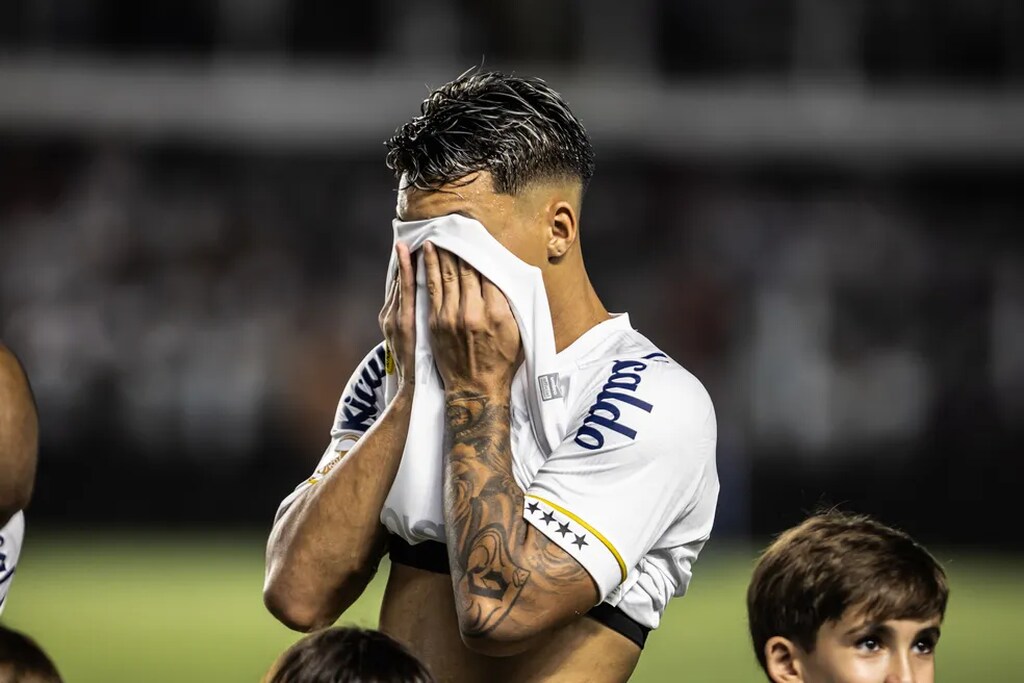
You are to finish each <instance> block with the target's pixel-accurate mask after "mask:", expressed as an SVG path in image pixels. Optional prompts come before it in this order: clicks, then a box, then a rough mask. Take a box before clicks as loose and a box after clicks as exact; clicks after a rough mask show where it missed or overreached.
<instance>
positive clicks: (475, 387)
mask: <svg viewBox="0 0 1024 683" xmlns="http://www.w3.org/2000/svg"><path fill="white" fill-rule="evenodd" d="M511 395H512V391H511V389H510V388H509V387H507V386H504V387H502V386H494V385H491V384H481V383H478V382H456V383H452V384H446V385H445V388H444V400H445V402H448V401H452V400H459V399H463V398H486V399H488V400H489V401H491V402H498V403H508V402H509V399H510V397H511Z"/></svg>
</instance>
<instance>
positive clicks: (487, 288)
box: [480, 276, 515, 321]
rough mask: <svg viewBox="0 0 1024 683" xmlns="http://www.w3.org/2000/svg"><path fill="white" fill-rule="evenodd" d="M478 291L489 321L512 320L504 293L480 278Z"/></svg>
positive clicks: (483, 278) (510, 307)
mask: <svg viewBox="0 0 1024 683" xmlns="http://www.w3.org/2000/svg"><path fill="white" fill-rule="evenodd" d="M481 280H482V281H481V283H480V291H481V296H482V298H483V302H484V308H485V309H486V311H487V315H488V317H489V318H490V319H491V320H503V319H512V320H513V321H514V320H515V316H514V315H513V314H512V306H511V305H509V303H508V298H507V297H506V296H505V293H504V292H502V291H501V290H500V289H498V286H497V285H495V284H494V283H493V282H491V281H490V280H488V279H487V278H485V277H482V276H481Z"/></svg>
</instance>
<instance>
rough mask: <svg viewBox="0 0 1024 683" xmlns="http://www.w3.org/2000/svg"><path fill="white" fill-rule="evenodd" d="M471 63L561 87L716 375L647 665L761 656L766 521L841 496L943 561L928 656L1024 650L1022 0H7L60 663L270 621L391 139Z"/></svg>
mask: <svg viewBox="0 0 1024 683" xmlns="http://www.w3.org/2000/svg"><path fill="white" fill-rule="evenodd" d="M481 62H483V64H484V65H485V67H486V68H499V69H503V70H510V71H515V72H516V73H520V74H524V75H538V76H542V77H544V78H545V79H546V80H548V81H549V82H550V83H551V84H552V85H554V87H555V88H556V89H558V90H559V91H561V92H562V93H563V94H564V95H565V96H566V98H567V100H568V101H569V103H570V105H571V106H572V107H573V109H574V110H575V112H576V113H577V114H578V115H579V117H580V118H581V119H582V120H583V122H584V124H585V125H587V127H588V129H589V130H590V131H591V133H592V136H593V139H594V143H595V146H596V148H597V154H598V171H597V176H596V178H595V180H594V183H593V185H592V188H591V190H590V193H589V195H588V198H587V201H586V204H585V210H584V216H583V233H582V234H583V241H584V245H585V253H586V255H587V259H588V261H589V263H590V271H591V275H592V277H593V278H594V280H595V284H596V285H597V288H598V292H599V293H600V294H601V295H602V297H603V298H604V299H605V301H606V303H607V304H608V305H609V308H610V309H612V310H629V311H630V312H631V315H632V319H633V322H634V324H635V325H636V326H637V327H638V328H639V329H640V330H641V331H642V332H644V333H645V334H647V335H648V336H650V337H651V338H652V339H654V340H655V341H656V342H658V343H659V344H660V345H661V346H662V348H664V349H665V350H666V351H667V352H669V353H670V354H672V355H673V356H674V357H675V358H677V359H678V360H679V361H680V362H682V363H683V364H684V365H685V366H687V367H688V368H689V369H691V370H692V371H693V372H694V373H695V374H697V376H698V377H700V378H701V379H702V380H703V381H704V383H705V384H706V385H707V387H708V389H709V391H710V392H711V395H712V397H713V398H714V400H715V403H716V407H717V410H718V419H719V429H720V442H719V451H718V458H719V469H720V473H721V477H722V481H723V488H722V495H721V500H720V505H719V521H718V525H717V535H716V537H715V538H714V540H713V541H712V543H711V544H710V545H709V547H708V549H707V551H706V553H705V557H704V558H703V559H702V561H701V562H700V563H699V564H698V566H697V571H696V575H695V579H694V582H693V585H692V587H691V595H690V596H688V597H687V598H685V599H683V600H680V601H676V602H675V603H674V604H673V605H672V607H671V608H670V609H669V614H668V618H667V623H666V626H665V628H663V629H661V630H660V631H658V632H657V633H656V634H655V635H654V636H653V637H652V640H651V641H650V644H649V646H648V648H647V652H646V653H645V655H644V660H643V662H642V665H641V669H640V671H638V673H637V675H636V676H635V677H634V680H637V681H662V680H683V679H685V680H693V681H741V682H742V681H757V680H760V678H759V676H758V673H757V669H756V664H755V662H754V659H753V655H752V654H751V653H750V652H749V646H748V644H747V641H746V635H745V631H744V628H745V623H744V612H743V590H744V588H745V582H746V579H747V575H748V572H749V568H750V564H751V558H752V556H753V553H754V552H755V551H756V549H757V548H758V547H760V546H761V545H763V544H764V543H765V542H766V540H767V539H768V538H770V536H771V535H772V534H773V533H776V532H778V531H780V530H781V529H783V528H785V527H786V526H788V525H790V524H793V523H795V522H797V521H798V520H799V519H800V518H802V516H803V515H804V514H805V513H807V512H809V511H811V510H813V509H815V508H817V507H819V506H822V505H831V504H841V505H843V506H844V507H847V508H849V509H853V510H858V511H864V512H870V513H873V514H876V515H878V516H879V517H881V518H882V519H884V520H885V521H887V522H890V523H893V524H896V525H898V526H901V527H902V528H904V529H906V530H908V531H910V532H911V533H913V534H915V535H916V536H917V537H918V538H919V539H921V540H922V541H924V542H926V543H927V544H929V546H930V547H932V548H934V549H935V551H936V554H937V555H939V557H940V559H941V560H943V561H944V562H946V563H947V567H948V569H949V570H950V572H951V575H952V577H953V594H952V604H951V608H950V613H949V618H948V621H947V625H946V629H945V635H944V638H943V642H942V644H941V646H940V647H939V650H938V652H939V655H938V656H939V672H940V676H941V680H945V681H963V682H968V681H996V682H1003V681H1006V682H1013V681H1022V680H1024V654H1022V650H1021V648H1020V647H1019V645H1018V644H1017V643H1016V638H1015V635H1016V633H1017V631H1019V625H1020V614H1022V613H1024V579H1022V577H1024V533H1022V531H1021V528H1022V521H1024V519H1022V515H1021V512H1020V503H1019V500H1020V498H1019V496H1020V487H1021V484H1022V481H1024V477H1022V475H1024V465H1022V454H1021V445H1022V444H1024V421H1022V417H1024V237H1022V229H1024V5H1022V4H1021V3H1020V2H1018V1H1017V0H951V1H949V2H944V3H932V2H927V1H926V0H898V1H891V2H869V1H868V0H778V1H777V2H772V3H764V2H757V1H756V0H731V1H730V2H716V1H713V0H634V1H633V2H630V3H621V2H613V1H611V0H589V1H588V2H584V1H583V0H575V1H558V2H552V1H550V0H549V1H547V2H541V1H539V0H520V1H519V2H509V1H506V2H488V3H471V2H467V1H466V0H434V1H432V2H427V1H426V0H406V1H405V2H397V1H396V0H385V1H382V2H377V3H361V4H355V5H352V4H346V3H336V2H328V1H327V0H248V1H247V2H243V1H242V0H218V1H215V2H214V1H210V0H175V1H171V0H152V1H150V2H146V3H137V2H129V1H127V0H74V1H68V2H54V1H52V0H50V1H47V0H5V2H3V3H0V336H2V338H3V339H4V340H5V341H6V343H7V344H8V345H9V346H11V348H13V349H14V350H15V351H16V352H17V353H18V354H19V355H20V356H21V357H22V359H23V360H24V362H25V364H26V366H27V368H28V370H29V373H30V375H31V377H32V381H33V384H34V387H35V390H36V393H37V398H38V401H39V406H40V412H41V417H42V425H43V445H42V453H41V458H42V460H41V466H40V469H39V479H38V484H37V491H36V498H35V500H34V502H33V504H32V507H31V509H30V511H29V517H28V523H29V531H28V536H27V543H26V548H25V552H24V557H23V564H22V566H21V567H19V571H18V577H17V580H16V581H15V585H14V588H13V590H12V593H11V599H10V607H9V609H8V612H7V613H6V614H5V616H4V620H5V623H7V624H9V625H11V626H13V627H15V628H21V629H24V630H25V631H26V632H28V633H30V634H31V635H33V636H34V637H36V638H37V639H38V640H39V641H40V643H41V644H42V645H43V646H44V647H45V648H46V649H47V650H49V651H50V652H51V654H53V656H54V658H55V659H56V661H57V663H58V665H60V666H61V668H62V669H63V672H64V674H65V675H66V677H67V679H68V680H69V681H86V682H91V681H143V680H144V681H151V682H160V681H181V680H194V681H225V682H229V681H252V680H255V679H256V678H257V677H258V676H259V675H260V674H261V673H262V672H263V671H264V670H265V669H266V667H267V666H268V665H269V663H270V661H271V660H272V659H273V658H274V656H276V654H277V653H278V652H279V651H280V650H282V649H283V648H284V647H285V646H287V644H289V643H290V642H291V641H292V640H294V639H295V637H296V636H295V635H294V634H292V633H290V632H288V631H287V630H286V629H284V628H283V627H280V626H278V625H277V624H276V623H275V622H274V621H273V620H272V619H271V618H270V617H269V616H268V615H267V614H266V613H265V612H264V611H263V609H262V605H261V602H260V587H261V583H262V566H263V565H262V551H263V543H264V540H265V537H266V533H267V531H268V530H269V525H270V521H271V518H272V515H273V512H274V510H275V508H276V505H277V502H278V501H279V499H280V498H282V497H283V496H284V495H285V494H286V493H287V492H288V490H289V489H290V488H291V486H292V485H293V484H294V483H297V482H298V481H300V480H301V479H303V478H304V477H305V476H306V475H307V474H308V472H309V471H310V470H311V468H312V467H313V465H314V464H315V463H316V461H317V459H318V457H319V455H320V453H321V452H322V449H323V448H324V446H325V445H326V443H327V436H328V432H329V429H330V425H331V421H332V416H333V412H334V408H335V403H336V401H337V397H338V394H339V392H340V389H341V387H342V385H343V383H344V381H345V380H346V378H347V376H348V373H349V372H350V371H351V369H352V368H353V367H354V365H355V364H356V362H357V361H358V360H359V359H360V358H361V357H362V355H363V354H364V353H365V351H366V350H367V349H368V348H370V346H371V345H372V344H374V343H375V342H376V341H377V338H378V335H379V332H378V331H377V329H376V313H377V310H378V308H379V305H380V298H381V292H382V285H383V275H384V273H383V271H384V267H385V263H386V258H387V253H388V247H389V244H390V218H391V216H392V210H393V201H394V195H393V188H394V180H393V178H392V177H391V176H390V174H389V172H388V171H387V169H386V168H385V167H384V164H383V147H382V145H381V143H382V141H383V140H384V139H385V138H387V137H388V136H389V135H390V134H391V132H392V131H393V130H394V128H395V127H396V126H398V125H399V124H401V123H402V122H404V121H405V120H406V119H407V118H409V117H410V116H412V115H413V114H414V113H415V112H416V110H417V107H418V104H419V102H420V100H421V99H422V98H423V97H424V96H425V95H426V94H427V92H428V89H429V88H431V87H435V86H438V85H440V84H442V83H444V82H446V81H448V80H450V79H451V78H453V77H455V76H457V75H458V74H459V73H461V72H462V71H464V70H465V69H467V68H469V67H471V66H473V65H476V64H479V63H481ZM380 588H381V586H380V585H379V583H377V584H374V586H373V587H372V588H371V590H370V591H369V592H368V594H367V596H365V598H364V599H363V600H362V601H361V602H360V604H359V606H358V608H356V609H355V610H354V612H353V613H352V614H351V615H346V616H345V617H344V620H345V621H356V622H357V623H362V624H366V625H372V624H373V623H374V621H375V612H376V608H377V604H378V602H379V592H380Z"/></svg>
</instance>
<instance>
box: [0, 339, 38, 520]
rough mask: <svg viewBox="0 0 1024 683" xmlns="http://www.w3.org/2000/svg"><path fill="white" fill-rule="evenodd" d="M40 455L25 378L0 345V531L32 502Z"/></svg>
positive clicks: (32, 405) (33, 414)
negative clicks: (0, 528) (37, 462)
mask: <svg viewBox="0 0 1024 683" xmlns="http://www.w3.org/2000/svg"><path fill="white" fill-rule="evenodd" d="M38 452H39V418H38V415H37V414H36V407H35V400H34V399H33V398H32V390H31V388H30V386H29V382H28V377H27V376H26V374H25V371H24V369H23V368H22V367H21V364H20V363H19V362H18V360H17V358H15V356H14V354H12V353H11V352H10V350H8V349H7V347H5V346H4V345H3V344H0V527H3V526H4V525H6V524H7V522H8V521H10V519H11V517H13V516H14V515H15V513H17V512H18V511H19V510H23V509H24V508H26V507H27V506H28V504H29V501H30V500H31V499H32V489H33V488H34V485H35V479H36V461H37V459H38Z"/></svg>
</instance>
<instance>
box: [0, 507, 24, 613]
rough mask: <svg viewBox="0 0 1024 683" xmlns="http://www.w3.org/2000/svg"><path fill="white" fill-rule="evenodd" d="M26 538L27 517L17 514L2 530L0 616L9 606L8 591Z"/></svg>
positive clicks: (0, 542)
mask: <svg viewBox="0 0 1024 683" xmlns="http://www.w3.org/2000/svg"><path fill="white" fill-rule="evenodd" d="M24 538H25V515H24V514H23V513H21V512H17V513H15V515H14V516H13V517H11V519H10V521H9V522H7V525H6V526H4V527H3V528H2V529H0V614H3V611H4V607H5V606H6V605H7V591H9V590H10V589H11V583H12V582H13V581H14V571H15V569H16V568H17V566H18V557H19V556H20V555H21V544H22V541H23V540H24Z"/></svg>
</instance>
